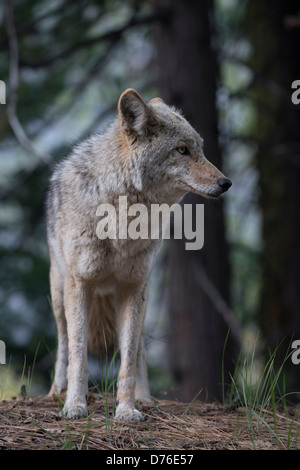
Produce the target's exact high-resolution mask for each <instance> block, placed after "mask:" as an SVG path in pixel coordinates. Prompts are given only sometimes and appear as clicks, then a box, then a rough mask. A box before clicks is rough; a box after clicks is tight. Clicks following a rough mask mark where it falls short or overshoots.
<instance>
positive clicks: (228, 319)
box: [194, 265, 241, 343]
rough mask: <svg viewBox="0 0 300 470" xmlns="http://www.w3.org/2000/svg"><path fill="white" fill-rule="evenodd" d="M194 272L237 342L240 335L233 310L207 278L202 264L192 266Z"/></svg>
mask: <svg viewBox="0 0 300 470" xmlns="http://www.w3.org/2000/svg"><path fill="white" fill-rule="evenodd" d="M194 273H195V277H196V279H197V281H198V282H199V285H200V286H201V288H202V289H203V291H204V293H205V294H206V295H207V297H208V298H209V300H210V301H211V303H212V304H213V306H214V307H215V309H216V311H217V312H218V313H219V315H221V317H222V318H223V320H224V321H225V323H226V324H227V325H228V326H229V328H230V332H231V333H232V335H233V336H234V337H235V339H236V340H237V341H238V343H239V341H240V337H241V336H240V326H239V324H238V323H237V321H236V319H235V318H234V313H233V311H232V310H231V309H230V307H229V306H228V305H227V303H226V301H225V300H224V299H223V297H222V295H221V294H220V292H219V291H218V289H217V288H216V287H215V285H214V284H213V282H212V281H211V280H210V279H209V277H208V275H207V273H206V271H205V269H204V268H203V267H202V266H200V265H197V266H194Z"/></svg>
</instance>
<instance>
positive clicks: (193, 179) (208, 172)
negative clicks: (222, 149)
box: [118, 89, 231, 198]
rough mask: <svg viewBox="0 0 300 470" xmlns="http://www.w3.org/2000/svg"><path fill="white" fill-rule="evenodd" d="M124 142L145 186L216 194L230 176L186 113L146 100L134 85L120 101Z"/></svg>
mask: <svg viewBox="0 0 300 470" xmlns="http://www.w3.org/2000/svg"><path fill="white" fill-rule="evenodd" d="M118 109H119V121H120V124H121V129H122V135H123V139H122V140H123V144H124V146H125V147H126V149H125V152H126V154H127V155H128V158H131V159H132V160H133V162H132V168H134V171H135V173H138V175H137V174H136V178H135V179H136V181H139V182H140V189H143V190H145V191H146V190H147V187H151V188H152V189H154V188H153V186H156V187H157V188H161V189H163V188H164V189H166V190H167V191H171V192H172V191H173V192H177V193H182V194H184V193H186V192H193V193H197V194H201V195H202V196H205V197H210V198H217V197H219V196H221V195H222V194H223V193H224V192H225V191H227V190H228V189H229V188H230V186H231V181H230V180H229V179H227V178H226V177H225V176H224V175H223V173H221V172H220V171H219V170H218V169H217V168H216V167H215V166H214V165H213V164H212V163H210V162H209V161H208V160H207V159H206V158H205V156H204V153H203V139H202V138H201V137H200V135H199V134H198V133H197V132H196V131H195V129H193V127H192V126H191V125H190V124H189V123H188V122H187V120H186V119H185V118H184V117H183V116H182V115H181V113H180V112H179V111H178V110H176V109H174V108H172V107H170V106H168V105H166V104H165V103H164V102H163V100H161V99H160V98H154V99H152V100H151V101H149V103H146V102H145V101H144V100H143V99H142V98H141V96H140V95H139V94H138V93H137V92H136V91H135V90H133V89H128V90H126V91H124V93H123V94H122V95H121V97H120V100H119V105H118Z"/></svg>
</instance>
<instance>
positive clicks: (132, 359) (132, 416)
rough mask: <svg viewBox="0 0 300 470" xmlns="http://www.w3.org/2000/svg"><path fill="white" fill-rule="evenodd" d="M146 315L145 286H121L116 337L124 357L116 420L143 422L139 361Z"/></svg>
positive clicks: (119, 381) (119, 383) (122, 359)
mask: <svg viewBox="0 0 300 470" xmlns="http://www.w3.org/2000/svg"><path fill="white" fill-rule="evenodd" d="M145 311H146V295H145V286H122V288H121V289H120V290H119V294H118V299H117V334H118V340H119V348H120V353H121V366H120V370H119V377H118V395H117V399H118V406H117V409H116V415H115V419H117V420H120V421H142V420H143V419H144V418H143V415H142V413H140V412H139V411H138V410H137V409H136V408H135V384H136V361H137V350H138V345H139V339H140V334H141V331H142V328H143V323H144V317H145Z"/></svg>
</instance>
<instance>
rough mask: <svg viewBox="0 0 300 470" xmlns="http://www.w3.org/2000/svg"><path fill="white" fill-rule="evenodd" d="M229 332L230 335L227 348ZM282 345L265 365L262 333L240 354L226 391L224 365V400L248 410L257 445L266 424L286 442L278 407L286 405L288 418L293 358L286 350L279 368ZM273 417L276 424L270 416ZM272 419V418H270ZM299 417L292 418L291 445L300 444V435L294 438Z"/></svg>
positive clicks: (253, 439)
mask: <svg viewBox="0 0 300 470" xmlns="http://www.w3.org/2000/svg"><path fill="white" fill-rule="evenodd" d="M227 339H228V335H227V337H226V341H225V345H224V351H225V348H226V343H227ZM279 348H280V345H278V346H277V347H276V348H275V350H274V351H273V352H269V359H268V360H267V361H266V362H265V364H264V365H263V366H260V361H259V360H258V358H257V355H258V354H257V349H258V336H257V337H256V340H255V343H254V346H253V348H252V350H251V351H250V352H247V353H245V354H243V353H241V352H240V354H239V356H238V358H237V360H236V363H235V368H234V371H233V374H230V378H231V382H230V384H229V387H228V391H227V395H226V394H225V384H224V364H222V379H223V402H224V403H227V404H230V405H233V404H235V405H236V406H237V407H240V408H242V409H244V411H245V414H246V418H247V423H248V429H249V433H250V436H251V439H252V442H253V445H254V447H256V439H257V437H258V436H259V433H261V432H262V429H263V427H265V428H267V429H268V430H269V432H270V433H271V434H272V435H273V437H274V439H275V440H276V441H277V443H278V444H280V445H282V446H283V447H286V444H285V445H284V443H283V441H282V438H281V437H280V433H279V428H278V413H277V410H278V407H279V405H280V406H281V407H283V410H284V413H285V417H286V418H288V407H287V397H288V395H289V394H288V393H286V392H285V375H284V366H285V364H286V362H287V361H288V360H290V355H291V352H290V349H289V350H288V351H287V352H286V354H285V356H284V359H283V360H282V363H281V365H280V366H277V367H276V365H275V364H276V362H277V361H276V357H277V354H278V351H279ZM270 416H272V426H270V424H269V423H270V420H269V417H270ZM267 418H268V420H267ZM294 424H295V419H290V426H289V431H288V436H287V443H288V444H287V445H288V448H292V447H293V446H296V445H297V442H296V440H297V438H298V434H299V432H300V431H299V432H298V433H297V434H296V438H295V437H294V439H292V438H291V435H292V433H291V432H292V429H293V426H294Z"/></svg>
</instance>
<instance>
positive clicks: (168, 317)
mask: <svg viewBox="0 0 300 470" xmlns="http://www.w3.org/2000/svg"><path fill="white" fill-rule="evenodd" d="M0 24H1V31H0V79H1V80H3V81H4V82H5V84H6V104H1V105H0V116H1V120H0V140H1V141H0V196H1V202H0V339H1V340H3V341H5V343H6V353H7V365H6V366H0V393H2V396H6V395H7V393H11V391H12V390H13V391H14V392H15V390H17V388H18V386H19V384H20V380H22V379H23V378H24V377H25V376H28V375H29V376H30V377H31V379H30V384H31V390H30V392H31V393H46V392H47V388H48V386H49V384H50V380H51V375H52V373H53V365H54V359H55V347H56V330H55V323H54V319H53V316H52V312H51V305H50V299H49V279H48V272H49V260H48V253H47V246H46V237H45V212H44V201H45V193H46V190H47V181H48V178H49V176H50V174H51V171H52V168H53V165H54V164H55V162H57V161H60V160H61V159H62V158H63V157H64V156H65V155H66V153H68V152H69V151H70V149H71V147H72V145H73V144H74V143H75V142H76V141H78V140H80V139H82V138H84V137H85V136H88V135H89V134H90V133H91V132H95V131H101V129H104V128H105V126H106V125H107V124H108V123H109V122H110V120H111V119H112V118H113V117H114V116H115V114H116V106H117V101H118V98H119V96H120V94H121V93H122V91H124V90H125V89H126V88H129V87H131V88H136V89H137V90H138V91H139V92H140V93H141V94H142V95H143V97H144V98H145V99H150V98H152V97H154V96H161V97H162V98H163V99H164V100H165V101H166V102H167V103H168V104H171V105H175V106H176V107H178V108H181V109H182V111H183V113H184V115H185V116H186V117H187V119H188V120H189V121H190V122H191V123H192V124H193V126H194V127H195V128H196V129H197V130H198V131H199V132H200V133H201V135H202V136H203V137H204V139H205V153H206V156H207V158H208V159H209V160H211V161H212V162H213V163H214V164H215V165H217V166H218V167H220V168H222V169H223V171H224V173H225V174H226V176H227V177H229V178H230V179H231V180H232V181H233V186H232V188H231V189H230V191H229V193H228V194H226V195H225V196H224V197H223V199H222V201H221V202H211V201H206V200H203V199H202V198H201V197H200V196H195V195H187V196H186V199H185V200H184V202H191V203H193V204H196V203H204V204H205V244H204V248H203V249H202V250H200V251H199V252H195V251H186V250H184V240H183V241H180V240H170V241H168V242H165V244H164V249H163V251H162V253H161V256H160V258H159V260H158V263H157V265H156V268H155V270H154V272H153V276H152V283H151V302H150V305H149V311H148V319H147V329H146V334H147V341H146V343H147V349H148V356H149V368H150V380H151V385H152V392H153V394H154V395H157V396H170V397H175V398H178V399H180V400H185V401H189V400H192V399H194V398H195V397H196V398H200V399H203V400H209V401H211V400H214V399H219V400H220V399H222V381H223V382H225V383H227V382H229V381H230V373H232V371H233V369H234V367H235V360H236V358H237V357H238V355H239V354H245V352H246V351H247V350H250V351H252V350H253V348H256V353H257V364H258V367H263V364H264V363H265V362H266V361H267V359H268V354H269V352H270V351H274V350H275V348H276V347H277V346H278V345H280V346H279V349H278V351H277V354H276V362H277V366H278V367H280V365H281V364H282V362H283V361H284V360H285V357H286V354H288V353H289V352H290V351H291V341H292V340H293V339H300V311H299V310H300V307H299V305H300V244H299V241H300V211H299V206H298V204H299V202H300V193H299V181H300V105H297V104H294V103H293V102H292V100H291V96H292V93H293V89H292V83H293V82H294V81H295V80H300V60H299V51H300V5H299V2H298V1H296V0H294V1H293V0H273V1H271V0H260V1H255V0H247V1H243V2H240V1H238V0H216V1H210V0H201V1H199V0H198V1H197V0H186V1H180V0H160V1H158V0H157V1H155V0H153V1H152V0H144V1H143V0H142V1H135V0H126V1H121V0H110V1H105V0H98V1H97V0H78V1H76V2H73V1H70V0H55V1H52V2H48V1H46V0H41V1H36V0H15V1H12V0H6V1H5V2H3V3H2V4H1V6H0ZM97 364H98V363H97V360H95V358H91V369H92V371H93V374H95V376H97V374H98V372H99V370H98V369H97ZM98 365H99V364H98ZM299 367H300V365H298V366H297V365H294V364H293V363H292V361H291V360H290V359H288V360H286V361H285V365H284V369H283V371H284V374H283V376H284V388H285V391H286V392H289V393H292V392H299V391H300V374H299V370H300V369H299ZM97 370H98V372H97ZM20 377H21V379H20ZM290 396H291V397H293V398H294V399H296V398H297V394H294V395H290Z"/></svg>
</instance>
